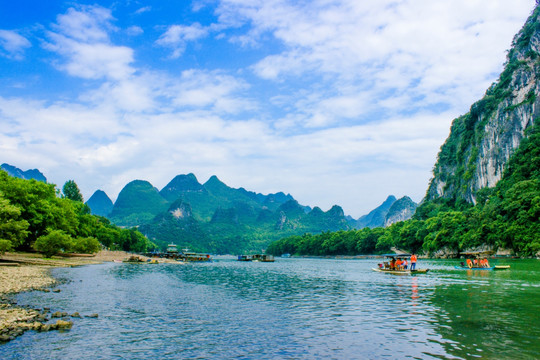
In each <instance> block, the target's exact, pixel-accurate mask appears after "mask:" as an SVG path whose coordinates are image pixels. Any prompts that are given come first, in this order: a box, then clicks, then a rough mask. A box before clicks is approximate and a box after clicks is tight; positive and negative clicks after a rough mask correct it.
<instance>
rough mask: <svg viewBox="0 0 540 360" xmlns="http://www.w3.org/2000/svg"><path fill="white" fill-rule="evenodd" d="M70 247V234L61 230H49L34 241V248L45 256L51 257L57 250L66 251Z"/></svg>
mask: <svg viewBox="0 0 540 360" xmlns="http://www.w3.org/2000/svg"><path fill="white" fill-rule="evenodd" d="M71 248H72V238H71V236H69V235H67V234H66V233H64V232H63V231H62V230H51V231H49V233H48V234H47V235H43V236H40V237H39V238H38V239H37V240H36V242H35V243H34V249H36V250H37V251H39V252H40V253H43V254H44V255H45V257H52V256H53V255H56V254H57V253H59V252H68V251H70V250H71Z"/></svg>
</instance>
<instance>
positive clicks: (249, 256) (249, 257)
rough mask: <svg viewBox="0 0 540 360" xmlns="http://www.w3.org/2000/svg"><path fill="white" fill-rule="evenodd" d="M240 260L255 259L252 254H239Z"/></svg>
mask: <svg viewBox="0 0 540 360" xmlns="http://www.w3.org/2000/svg"><path fill="white" fill-rule="evenodd" d="M238 261H253V257H252V256H251V255H238Z"/></svg>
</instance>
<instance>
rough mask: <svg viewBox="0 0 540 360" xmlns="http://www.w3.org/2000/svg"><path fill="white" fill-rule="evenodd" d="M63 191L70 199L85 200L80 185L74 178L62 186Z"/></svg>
mask: <svg viewBox="0 0 540 360" xmlns="http://www.w3.org/2000/svg"><path fill="white" fill-rule="evenodd" d="M62 192H63V193H64V196H65V197H66V198H68V199H70V200H73V201H80V202H84V200H83V196H82V194H81V192H80V190H79V187H78V186H77V184H76V183H75V181H74V180H68V181H66V183H65V184H64V187H63V188H62Z"/></svg>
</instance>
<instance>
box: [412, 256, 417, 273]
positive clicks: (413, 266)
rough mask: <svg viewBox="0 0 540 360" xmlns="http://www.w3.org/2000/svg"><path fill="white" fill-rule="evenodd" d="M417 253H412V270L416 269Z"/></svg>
mask: <svg viewBox="0 0 540 360" xmlns="http://www.w3.org/2000/svg"><path fill="white" fill-rule="evenodd" d="M416 260H417V259H416V255H415V254H412V255H411V270H416Z"/></svg>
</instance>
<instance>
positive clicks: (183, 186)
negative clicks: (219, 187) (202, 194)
mask: <svg viewBox="0 0 540 360" xmlns="http://www.w3.org/2000/svg"><path fill="white" fill-rule="evenodd" d="M203 190H204V187H203V186H202V185H201V184H200V183H199V181H198V180H197V177H196V176H195V175H194V174H192V173H189V174H187V175H176V176H175V177H174V179H172V180H171V181H170V182H169V183H168V184H167V185H166V186H165V187H164V188H163V189H161V191H160V192H159V193H160V194H161V196H163V197H164V198H165V199H167V200H168V201H174V200H176V199H178V198H179V197H180V196H181V195H182V194H183V193H186V192H198V191H203Z"/></svg>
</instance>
